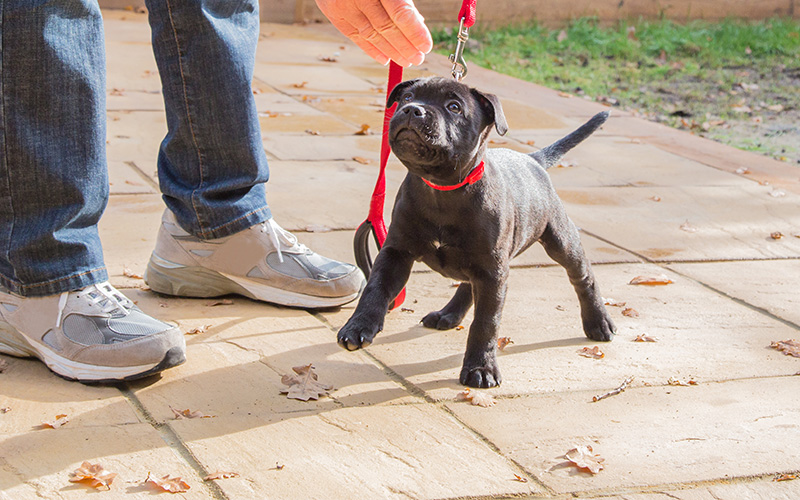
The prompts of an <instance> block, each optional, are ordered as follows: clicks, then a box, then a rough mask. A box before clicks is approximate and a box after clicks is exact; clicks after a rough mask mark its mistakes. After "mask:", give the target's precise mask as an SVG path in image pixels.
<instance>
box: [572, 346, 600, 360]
mask: <svg viewBox="0 0 800 500" xmlns="http://www.w3.org/2000/svg"><path fill="white" fill-rule="evenodd" d="M578 354H580V355H581V356H583V357H584V358H594V359H601V358H604V357H605V356H606V355H605V353H604V352H603V351H601V350H600V348H599V347H598V346H594V347H584V348H583V349H580V350H578Z"/></svg>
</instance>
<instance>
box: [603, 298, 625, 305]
mask: <svg viewBox="0 0 800 500" xmlns="http://www.w3.org/2000/svg"><path fill="white" fill-rule="evenodd" d="M603 303H604V304H605V305H607V306H612V307H625V302H618V301H616V300H614V299H603Z"/></svg>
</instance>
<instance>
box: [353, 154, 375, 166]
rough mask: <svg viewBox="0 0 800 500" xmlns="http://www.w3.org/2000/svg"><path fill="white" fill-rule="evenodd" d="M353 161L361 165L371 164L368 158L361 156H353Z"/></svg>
mask: <svg viewBox="0 0 800 500" xmlns="http://www.w3.org/2000/svg"><path fill="white" fill-rule="evenodd" d="M353 161H357V162H358V163H360V164H362V165H369V164H370V163H372V162H371V161H370V160H369V158H364V157H363V156H354V157H353Z"/></svg>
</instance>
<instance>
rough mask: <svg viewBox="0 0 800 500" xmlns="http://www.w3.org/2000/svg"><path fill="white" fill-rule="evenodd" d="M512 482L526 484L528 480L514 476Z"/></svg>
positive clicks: (517, 475)
mask: <svg viewBox="0 0 800 500" xmlns="http://www.w3.org/2000/svg"><path fill="white" fill-rule="evenodd" d="M514 480H515V481H519V482H520V483H527V482H528V478H526V477H522V476H520V475H519V474H514Z"/></svg>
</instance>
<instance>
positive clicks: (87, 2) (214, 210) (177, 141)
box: [0, 0, 270, 296]
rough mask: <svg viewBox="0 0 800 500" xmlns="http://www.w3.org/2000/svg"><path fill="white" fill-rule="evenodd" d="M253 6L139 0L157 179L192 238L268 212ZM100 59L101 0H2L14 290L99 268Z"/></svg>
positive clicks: (0, 188) (3, 269)
mask: <svg viewBox="0 0 800 500" xmlns="http://www.w3.org/2000/svg"><path fill="white" fill-rule="evenodd" d="M257 6H258V2H257V0H247V1H239V0H206V1H201V0H153V1H149V2H148V8H149V11H150V24H151V27H152V31H153V49H154V52H155V55H156V61H157V63H158V67H159V72H160V73H161V79H162V85H163V93H164V101H165V106H166V112H167V122H168V129H169V132H168V134H167V137H166V138H165V139H164V141H163V143H162V144H161V148H160V151H159V159H158V170H159V181H160V185H161V189H162V192H163V194H164V201H165V203H166V204H167V206H168V207H169V208H170V209H171V210H172V211H173V212H175V215H176V217H177V219H178V222H179V223H180V224H181V225H182V226H183V227H184V228H185V229H186V230H187V231H189V232H191V233H193V234H196V235H197V236H199V237H201V238H218V237H223V236H227V235H229V234H232V233H235V232H237V231H240V230H242V229H245V228H247V227H249V226H252V225H253V224H256V223H259V222H262V221H264V220H266V219H268V218H269V217H270V213H269V209H268V208H267V204H266V200H265V194H264V186H263V183H264V182H266V180H267V178H268V168H267V160H266V155H265V153H264V150H263V146H262V142H261V134H260V130H259V124H258V115H257V112H256V108H255V100H254V98H253V94H252V90H251V80H252V72H253V66H254V60H255V48H256V43H257V40H258V26H259V25H258V8H257ZM104 59H105V57H104V45H103V25H102V19H101V16H100V11H99V8H98V6H97V0H50V1H45V0H0V285H2V286H4V287H5V288H7V289H8V290H11V291H13V292H16V293H19V294H21V295H26V296H35V295H51V294H55V293H60V292H64V291H69V290H75V289H78V288H82V287H85V286H88V285H91V284H95V283H98V282H102V281H104V280H106V279H107V272H106V270H105V268H104V264H103V257H102V249H101V244H100V240H99V237H98V234H97V221H98V220H99V218H100V215H101V214H102V212H103V210H104V209H105V205H106V203H107V200H108V177H107V168H106V159H105V60H104ZM131 223H132V224H134V223H135V221H131Z"/></svg>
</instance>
